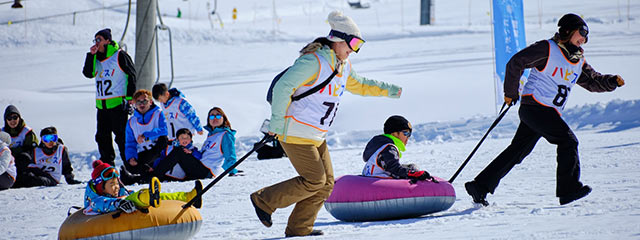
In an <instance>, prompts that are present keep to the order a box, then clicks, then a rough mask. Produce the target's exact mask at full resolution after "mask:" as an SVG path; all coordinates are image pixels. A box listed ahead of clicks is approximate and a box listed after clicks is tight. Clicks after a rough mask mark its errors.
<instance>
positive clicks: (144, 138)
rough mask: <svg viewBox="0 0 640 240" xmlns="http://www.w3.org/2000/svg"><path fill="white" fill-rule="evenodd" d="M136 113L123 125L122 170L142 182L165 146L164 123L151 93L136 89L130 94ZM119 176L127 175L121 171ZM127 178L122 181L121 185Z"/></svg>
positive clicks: (165, 125)
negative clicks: (124, 140)
mask: <svg viewBox="0 0 640 240" xmlns="http://www.w3.org/2000/svg"><path fill="white" fill-rule="evenodd" d="M133 99H134V100H135V102H136V111H135V113H134V114H133V116H132V117H131V118H130V119H129V122H128V123H127V130H126V132H127V140H126V142H125V155H126V158H127V160H128V161H126V162H125V166H126V170H128V172H131V173H133V174H141V175H142V176H143V178H141V180H142V181H145V180H148V179H149V178H150V173H149V171H150V168H151V165H152V164H153V161H155V160H156V159H157V158H158V157H159V156H160V152H162V149H165V147H166V146H167V124H166V123H165V118H164V115H162V111H160V108H159V107H158V106H156V105H155V104H153V100H151V92H149V90H146V89H140V90H138V91H136V93H134V94H133ZM123 172H124V173H123V175H128V173H126V171H123ZM127 179H128V178H123V180H125V184H133V182H128V181H127Z"/></svg>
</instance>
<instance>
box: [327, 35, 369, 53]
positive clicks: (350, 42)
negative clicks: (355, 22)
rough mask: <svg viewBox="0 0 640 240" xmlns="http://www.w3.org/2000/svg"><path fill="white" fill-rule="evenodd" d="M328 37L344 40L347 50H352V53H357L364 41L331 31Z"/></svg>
mask: <svg viewBox="0 0 640 240" xmlns="http://www.w3.org/2000/svg"><path fill="white" fill-rule="evenodd" d="M329 36H334V37H337V38H341V39H344V41H345V42H347V46H349V48H350V49H351V50H353V51H354V52H358V51H360V48H361V47H362V44H364V40H363V39H362V38H360V37H358V36H354V35H351V34H346V33H343V32H339V31H336V30H331V31H330V32H329Z"/></svg>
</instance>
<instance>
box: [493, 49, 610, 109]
mask: <svg viewBox="0 0 640 240" xmlns="http://www.w3.org/2000/svg"><path fill="white" fill-rule="evenodd" d="M555 39H556V38H552V40H553V41H556V40H555ZM556 43H557V41H556ZM560 49H562V54H564V56H565V57H566V58H567V59H571V60H570V61H571V62H573V63H576V62H578V61H579V60H580V59H579V58H577V57H576V56H575V55H581V54H582V52H583V50H582V48H577V51H576V52H574V53H569V52H568V51H567V49H565V48H560ZM548 59H549V42H548V41H547V40H541V41H538V42H536V43H534V44H531V45H530V46H528V47H526V48H524V49H522V50H520V51H519V52H517V53H516V54H515V55H513V57H511V59H510V60H509V62H508V63H507V68H506V73H505V76H504V95H505V96H506V97H509V98H511V99H518V98H519V95H518V87H519V85H520V76H522V73H523V72H524V70H525V69H527V68H534V67H535V68H536V69H538V70H539V71H542V70H543V69H544V68H545V67H546V65H547V60H548ZM616 79H617V76H616V75H612V74H600V73H599V72H597V71H596V70H594V69H593V67H591V65H589V64H588V63H587V62H586V61H585V63H584V65H583V66H582V74H580V77H578V81H577V82H576V83H577V84H578V85H580V86H581V87H583V88H585V89H587V90H588V91H590V92H610V91H613V90H615V89H616V88H617V87H618V82H617V81H616ZM521 103H522V104H529V105H540V104H539V103H537V102H536V101H535V100H534V99H533V98H532V97H530V96H525V97H523V98H522V102H521Z"/></svg>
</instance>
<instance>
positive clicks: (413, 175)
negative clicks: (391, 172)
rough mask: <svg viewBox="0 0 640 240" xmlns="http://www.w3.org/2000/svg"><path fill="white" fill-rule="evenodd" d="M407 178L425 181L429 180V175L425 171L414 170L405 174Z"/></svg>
mask: <svg viewBox="0 0 640 240" xmlns="http://www.w3.org/2000/svg"><path fill="white" fill-rule="evenodd" d="M407 176H408V177H409V178H410V179H416V180H427V179H431V175H429V173H428V172H427V171H415V170H410V171H409V172H408V173H407Z"/></svg>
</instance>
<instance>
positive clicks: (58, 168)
mask: <svg viewBox="0 0 640 240" xmlns="http://www.w3.org/2000/svg"><path fill="white" fill-rule="evenodd" d="M40 138H41V139H42V142H40V144H39V145H38V147H37V148H35V149H34V150H33V153H32V154H33V155H31V158H32V159H33V163H30V164H29V165H28V166H27V174H25V175H24V176H21V177H19V178H18V179H17V181H16V183H15V184H14V187H35V186H55V185H58V183H60V181H61V180H62V176H64V178H65V180H66V181H67V183H68V184H79V183H81V182H80V181H77V180H75V179H74V176H73V168H72V167H71V161H69V155H68V153H69V150H67V147H66V146H64V145H63V142H62V139H60V138H58V130H57V129H56V128H55V127H46V128H43V129H42V130H41V131H40Z"/></svg>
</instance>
